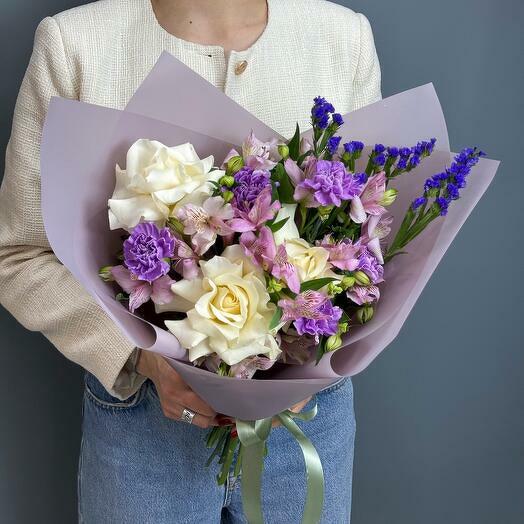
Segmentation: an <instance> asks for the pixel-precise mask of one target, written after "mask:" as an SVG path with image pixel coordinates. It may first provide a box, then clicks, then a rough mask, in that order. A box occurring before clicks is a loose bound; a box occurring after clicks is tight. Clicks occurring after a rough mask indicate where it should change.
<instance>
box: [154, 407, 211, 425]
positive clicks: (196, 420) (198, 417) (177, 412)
mask: <svg viewBox="0 0 524 524" xmlns="http://www.w3.org/2000/svg"><path fill="white" fill-rule="evenodd" d="M184 408H185V406H181V405H177V404H171V405H170V406H168V407H164V406H162V411H163V412H164V415H165V416H166V417H167V418H170V419H172V420H177V421H179V422H181V423H185V422H184V421H183V420H182V412H183V411H184ZM186 409H187V408H186ZM191 411H193V412H194V410H191ZM194 413H195V416H194V417H193V420H192V422H191V424H192V425H194V426H198V427H199V428H203V429H206V428H209V427H211V426H218V421H217V419H216V418H215V417H214V416H213V417H207V416H205V415H202V414H201V413H197V412H194Z"/></svg>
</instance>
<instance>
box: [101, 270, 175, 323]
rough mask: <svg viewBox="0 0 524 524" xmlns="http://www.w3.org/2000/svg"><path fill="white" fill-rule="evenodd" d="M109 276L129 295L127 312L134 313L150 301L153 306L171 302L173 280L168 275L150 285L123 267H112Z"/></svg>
mask: <svg viewBox="0 0 524 524" xmlns="http://www.w3.org/2000/svg"><path fill="white" fill-rule="evenodd" d="M111 275H112V276H113V278H114V279H115V281H116V282H117V284H118V285H119V286H120V287H121V288H122V289H123V290H124V291H125V292H126V293H129V311H131V313H134V311H135V310H136V309H137V308H139V307H140V306H141V305H142V304H145V303H146V302H147V301H148V300H149V299H151V300H152V301H153V302H154V303H155V304H168V303H169V302H171V300H173V296H174V295H173V292H172V291H171V284H173V283H174V280H173V279H171V278H170V277H169V276H168V275H163V276H161V277H160V278H157V279H156V280H153V282H152V283H151V284H150V283H149V282H147V281H145V280H138V278H137V277H136V276H135V275H134V274H133V273H131V271H129V269H127V268H126V267H125V266H122V265H120V266H114V267H112V268H111Z"/></svg>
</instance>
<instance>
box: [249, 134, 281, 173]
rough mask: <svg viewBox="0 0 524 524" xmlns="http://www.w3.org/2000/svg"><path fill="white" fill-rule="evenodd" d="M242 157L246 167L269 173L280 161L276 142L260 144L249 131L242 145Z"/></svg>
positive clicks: (274, 140) (273, 140)
mask: <svg viewBox="0 0 524 524" xmlns="http://www.w3.org/2000/svg"><path fill="white" fill-rule="evenodd" d="M242 157H243V158H244V164H245V165H246V166H247V167H250V168H252V169H266V170H268V171H270V170H271V169H273V168H274V167H275V166H276V164H277V162H278V161H279V160H280V155H279V154H278V145H277V140H276V139H272V140H271V141H269V142H262V141H261V140H259V139H258V138H257V137H256V136H255V134H254V133H253V131H251V133H249V135H248V137H247V138H246V139H245V140H244V143H243V144H242Z"/></svg>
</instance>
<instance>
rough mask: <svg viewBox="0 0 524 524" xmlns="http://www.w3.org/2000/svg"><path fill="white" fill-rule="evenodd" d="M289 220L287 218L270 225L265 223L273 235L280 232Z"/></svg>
mask: <svg viewBox="0 0 524 524" xmlns="http://www.w3.org/2000/svg"><path fill="white" fill-rule="evenodd" d="M288 220H289V217H286V218H284V219H283V220H279V221H278V222H272V223H271V224H269V223H267V222H266V225H267V227H269V229H271V231H273V233H276V232H277V231H279V230H281V229H282V228H283V227H284V225H285V223H286V222H287V221H288Z"/></svg>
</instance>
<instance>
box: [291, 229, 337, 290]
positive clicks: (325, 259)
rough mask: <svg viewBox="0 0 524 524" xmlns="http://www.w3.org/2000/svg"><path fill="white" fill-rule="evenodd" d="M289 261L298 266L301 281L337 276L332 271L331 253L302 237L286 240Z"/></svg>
mask: <svg viewBox="0 0 524 524" xmlns="http://www.w3.org/2000/svg"><path fill="white" fill-rule="evenodd" d="M283 245H284V246H285V247H286V252H287V256H288V261H289V262H290V263H291V264H293V266H295V267H296V268H297V271H298V276H299V279H300V282H307V281H308V280H314V279H317V278H323V277H332V276H336V275H335V274H334V273H333V272H332V271H331V264H330V263H329V253H328V251H327V250H326V249H324V248H323V247H320V246H312V245H310V244H308V242H307V241H306V240H304V239H302V238H293V239H290V240H286V242H285V243H284V244H283Z"/></svg>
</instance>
